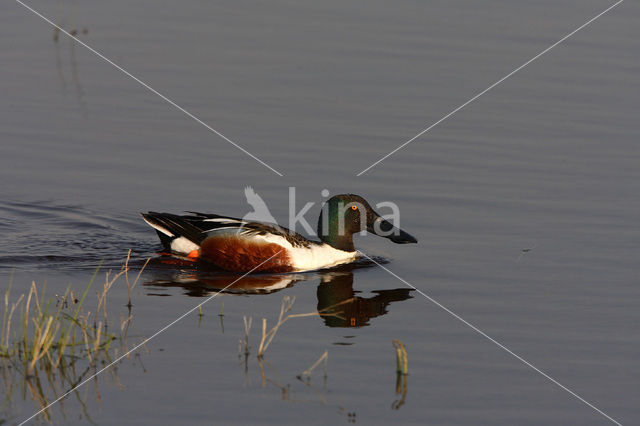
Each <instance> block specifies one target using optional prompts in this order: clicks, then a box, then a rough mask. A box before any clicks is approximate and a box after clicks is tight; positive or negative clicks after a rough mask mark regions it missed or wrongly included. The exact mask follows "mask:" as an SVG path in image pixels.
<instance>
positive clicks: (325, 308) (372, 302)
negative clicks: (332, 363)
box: [317, 271, 413, 327]
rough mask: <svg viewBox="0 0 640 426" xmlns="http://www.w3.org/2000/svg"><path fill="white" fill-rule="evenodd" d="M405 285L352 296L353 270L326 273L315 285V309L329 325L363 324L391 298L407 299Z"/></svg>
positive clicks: (393, 300) (408, 294)
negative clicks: (364, 295) (316, 300)
mask: <svg viewBox="0 0 640 426" xmlns="http://www.w3.org/2000/svg"><path fill="white" fill-rule="evenodd" d="M411 291H412V290H411V289H409V288H397V289H393V290H375V291H373V292H372V293H375V294H376V295H375V296H373V297H370V298H364V297H360V296H356V294H357V293H359V292H358V291H355V290H354V289H353V272H351V271H349V272H338V273H334V274H332V273H328V274H326V275H325V276H323V277H322V279H321V282H320V285H318V290H317V295H318V312H322V313H323V314H324V315H322V319H323V320H324V323H325V324H326V325H327V326H329V327H363V326H366V325H369V319H371V318H375V317H378V316H381V315H384V314H386V313H387V306H388V305H389V304H390V303H391V302H400V301H403V300H407V299H411V298H412V297H413V296H411V294H410V292H411Z"/></svg>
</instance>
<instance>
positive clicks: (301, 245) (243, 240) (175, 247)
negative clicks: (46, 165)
mask: <svg viewBox="0 0 640 426" xmlns="http://www.w3.org/2000/svg"><path fill="white" fill-rule="evenodd" d="M322 211H323V212H326V214H327V217H326V218H324V219H323V216H322V215H323V213H322V212H321V213H320V217H319V219H318V236H319V238H320V240H321V241H311V240H308V239H307V238H305V237H303V236H302V235H300V234H298V233H295V232H293V231H290V230H289V229H287V228H283V227H281V226H278V225H274V224H267V223H263V222H246V221H243V220H241V219H237V218H233V217H226V216H220V215H217V214H205V213H197V212H189V213H191V214H189V215H175V214H170V213H156V212H149V213H146V214H145V213H143V214H142V217H143V218H144V220H145V221H146V222H147V223H148V224H149V225H150V226H151V227H153V228H154V229H155V230H156V231H157V233H158V236H159V237H160V241H161V242H162V244H163V245H164V247H165V249H167V250H169V251H171V252H173V253H175V254H178V255H182V256H187V257H189V258H192V259H194V260H195V259H202V260H205V261H208V262H211V263H213V264H215V265H217V266H218V267H220V268H223V269H226V270H229V271H235V272H248V271H253V272H294V271H309V270H315V269H322V268H326V267H329V266H334V265H338V264H341V263H347V262H351V261H353V260H354V259H355V258H356V257H357V251H356V249H355V248H354V246H353V234H355V233H357V232H360V231H363V230H367V231H368V232H372V233H374V234H376V235H379V236H382V237H385V238H388V239H390V240H391V241H393V242H394V243H397V244H405V243H416V242H418V241H417V240H416V239H415V238H413V237H412V236H411V235H409V234H407V233H406V232H404V231H402V230H401V229H399V228H396V227H394V226H393V225H392V224H391V223H390V222H388V221H386V220H384V219H383V218H381V217H380V215H379V214H378V213H376V212H375V211H373V209H372V208H371V206H370V205H369V203H367V201H366V200H365V199H364V198H362V197H360V196H359V195H354V194H341V195H336V196H333V197H331V198H330V199H329V200H327V202H326V205H325V206H324V207H323V208H322Z"/></svg>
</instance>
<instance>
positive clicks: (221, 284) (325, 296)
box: [144, 257, 413, 327]
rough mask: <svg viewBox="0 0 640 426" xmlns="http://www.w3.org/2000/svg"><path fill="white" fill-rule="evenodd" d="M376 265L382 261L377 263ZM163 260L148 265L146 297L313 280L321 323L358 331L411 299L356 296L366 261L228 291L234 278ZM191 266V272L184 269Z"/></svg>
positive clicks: (257, 278) (254, 281) (394, 293)
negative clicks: (176, 290) (356, 279)
mask: <svg viewBox="0 0 640 426" xmlns="http://www.w3.org/2000/svg"><path fill="white" fill-rule="evenodd" d="M379 261H380V262H383V261H384V260H382V259H379ZM164 262H165V259H164V257H158V258H156V259H154V260H153V261H152V262H151V264H150V269H154V270H155V271H156V277H155V278H154V279H153V280H151V281H148V282H146V283H145V284H144V286H145V287H147V288H148V289H149V290H151V291H150V292H149V293H148V294H150V295H167V294H161V293H158V292H157V290H159V289H162V288H168V287H182V288H184V289H185V290H186V294H187V295H188V296H194V297H205V296H209V295H211V294H212V293H215V292H219V291H223V289H224V292H225V293H233V294H266V293H273V292H276V291H279V290H282V289H284V288H288V287H291V286H292V285H293V284H295V283H296V282H298V281H307V280H310V279H313V278H315V277H319V278H320V284H319V285H318V289H317V291H316V295H317V298H318V304H317V306H318V312H319V313H320V316H322V318H323V320H324V323H325V324H326V325H327V326H329V327H362V326H366V325H369V319H370V318H374V317H378V316H381V315H384V314H386V313H387V306H388V305H389V304H390V303H391V302H400V301H403V300H407V299H411V298H412V297H413V296H411V291H413V290H411V289H408V288H399V289H392V290H376V291H373V292H372V293H374V294H375V296H373V297H370V298H365V297H361V296H357V294H358V293H359V292H358V291H356V290H354V289H353V275H354V274H353V270H354V269H356V268H363V267H369V266H372V265H375V264H374V263H371V262H369V261H366V260H361V261H359V263H355V264H350V265H342V266H341V267H337V268H333V269H331V270H326V271H318V272H316V273H313V274H257V275H247V276H245V277H243V278H242V279H240V280H238V281H237V282H236V283H234V284H233V285H232V286H231V287H229V288H226V287H227V286H228V285H229V284H231V283H232V282H233V281H234V280H237V279H238V277H239V276H238V275H233V274H229V273H227V272H224V271H219V270H218V271H214V270H203V269H200V268H196V267H193V264H192V263H191V262H185V263H184V264H183V265H182V267H183V268H181V270H179V271H178V270H176V268H175V264H173V263H172V264H170V265H168V266H165V268H164V271H163V268H162V267H163V265H164ZM189 265H191V268H188V266H189Z"/></svg>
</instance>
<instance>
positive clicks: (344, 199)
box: [318, 194, 418, 251]
mask: <svg viewBox="0 0 640 426" xmlns="http://www.w3.org/2000/svg"><path fill="white" fill-rule="evenodd" d="M364 230H366V231H367V232H371V233H373V234H376V235H379V236H381V237H385V238H388V239H390V240H391V241H393V242H394V243H396V244H406V243H417V242H418V240H416V239H415V238H413V237H412V236H411V235H409V234H407V233H406V232H404V231H403V230H401V229H400V228H396V227H394V226H393V225H392V224H391V223H390V222H389V221H387V220H385V219H383V218H382V217H380V215H379V214H378V213H376V212H375V211H374V210H373V209H372V208H371V206H370V205H369V203H367V201H366V200H365V199H364V198H362V197H361V196H359V195H355V194H340V195H335V196H333V197H331V198H329V199H328V200H327V202H326V203H325V204H324V205H323V206H322V210H321V212H320V218H319V219H318V237H320V240H322V242H324V243H327V244H329V245H331V246H332V247H334V248H337V249H338V250H344V251H354V250H355V248H354V246H353V234H355V233H357V232H360V231H364Z"/></svg>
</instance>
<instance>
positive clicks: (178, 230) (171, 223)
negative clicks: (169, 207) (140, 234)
mask: <svg viewBox="0 0 640 426" xmlns="http://www.w3.org/2000/svg"><path fill="white" fill-rule="evenodd" d="M141 214H142V218H143V219H144V221H145V222H147V223H148V224H149V225H150V226H151V227H152V228H154V229H155V230H156V232H157V233H158V236H159V237H160V241H161V242H162V244H163V245H164V246H165V247H166V248H170V247H171V242H172V241H173V240H175V239H176V238H180V237H184V238H186V239H188V240H189V241H191V242H193V243H194V244H197V245H200V243H202V241H203V240H204V238H205V234H204V233H203V232H202V230H201V229H200V228H198V227H197V226H195V225H194V224H192V223H190V222H189V221H188V220H185V219H184V218H182V217H181V216H178V215H174V214H170V213H157V212H148V213H141Z"/></svg>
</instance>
